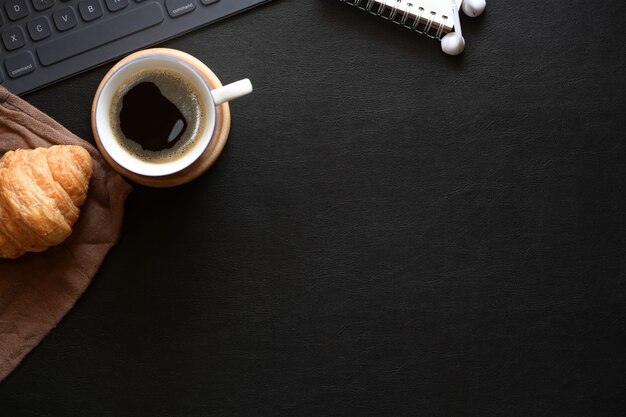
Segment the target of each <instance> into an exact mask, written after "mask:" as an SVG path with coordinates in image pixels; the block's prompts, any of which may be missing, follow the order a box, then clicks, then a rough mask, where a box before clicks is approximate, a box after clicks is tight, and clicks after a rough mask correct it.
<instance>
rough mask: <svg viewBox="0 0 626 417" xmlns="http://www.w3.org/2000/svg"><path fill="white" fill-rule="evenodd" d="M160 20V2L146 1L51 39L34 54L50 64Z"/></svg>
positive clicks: (137, 30)
mask: <svg viewBox="0 0 626 417" xmlns="http://www.w3.org/2000/svg"><path fill="white" fill-rule="evenodd" d="M163 19H164V18H163V11H162V10H161V6H160V5H159V3H155V2H151V3H146V4H144V5H140V6H137V7H135V8H134V9H132V10H130V11H127V12H123V13H121V14H116V15H112V17H111V18H109V19H106V20H103V21H100V22H96V23H93V24H91V25H85V26H83V27H82V28H80V30H77V31H75V32H71V33H68V34H67V35H65V36H61V37H59V38H56V39H53V40H50V41H48V42H47V43H44V44H42V45H40V46H39V47H38V48H37V55H38V56H39V60H40V61H41V63H42V64H43V65H52V64H54V63H56V62H59V61H62V60H64V59H67V58H70V57H72V56H74V55H78V54H80V53H82V52H85V51H88V50H90V49H93V48H95V47H97V46H100V45H103V44H105V43H108V42H111V41H114V40H116V39H120V38H123V37H125V36H128V35H130V34H132V33H135V32H139V31H141V30H143V29H147V28H149V27H151V26H154V25H158V24H159V23H161V22H162V21H163ZM111 28H116V30H111Z"/></svg>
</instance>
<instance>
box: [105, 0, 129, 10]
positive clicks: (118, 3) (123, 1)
mask: <svg viewBox="0 0 626 417" xmlns="http://www.w3.org/2000/svg"><path fill="white" fill-rule="evenodd" d="M106 3H107V8H108V9H109V10H110V11H112V12H117V11H118V10H122V9H123V8H125V7H126V6H128V0H106Z"/></svg>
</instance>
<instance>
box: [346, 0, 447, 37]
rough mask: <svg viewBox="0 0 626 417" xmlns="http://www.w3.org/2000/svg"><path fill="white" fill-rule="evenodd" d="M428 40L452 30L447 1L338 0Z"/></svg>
mask: <svg viewBox="0 0 626 417" xmlns="http://www.w3.org/2000/svg"><path fill="white" fill-rule="evenodd" d="M339 1H341V2H343V3H346V4H349V5H351V6H355V7H358V8H359V9H362V10H365V11H367V12H369V13H371V14H373V15H376V16H380V17H382V18H383V19H386V20H390V21H392V22H394V23H397V24H399V25H401V26H404V27H405V28H407V29H411V30H414V31H415V32H417V33H420V34H423V35H426V36H428V37H431V38H435V39H441V37H442V36H443V35H445V34H446V33H449V32H452V30H454V19H453V18H452V16H451V14H452V2H451V1H450V0H339Z"/></svg>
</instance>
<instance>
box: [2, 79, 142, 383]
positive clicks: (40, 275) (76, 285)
mask: <svg viewBox="0 0 626 417" xmlns="http://www.w3.org/2000/svg"><path fill="white" fill-rule="evenodd" d="M59 144H65V145H81V146H83V147H85V148H86V149H87V150H88V151H89V153H90V154H91V156H92V158H93V160H94V164H93V177H92V178H91V182H90V184H89V194H88V196H87V201H86V202H85V205H83V207H82V208H81V211H80V217H79V219H78V221H77V222H76V224H75V225H74V231H73V233H72V235H71V236H70V237H69V238H68V239H67V240H66V241H65V242H63V243H62V244H61V245H59V246H57V247H53V248H50V249H48V250H47V251H45V252H41V253H27V254H26V255H24V256H22V257H20V258H18V259H16V260H6V259H0V381H2V380H3V379H4V378H5V377H6V376H7V375H8V374H9V373H10V372H11V371H13V369H15V367H16V366H17V365H18V364H19V363H20V361H21V360H22V359H23V358H24V356H26V355H27V354H28V352H30V351H31V350H32V349H33V348H34V347H35V346H36V345H37V344H38V343H39V342H40V341H41V340H42V339H43V338H44V337H45V336H46V335H47V334H48V332H50V330H52V329H53V328H54V327H55V326H56V325H57V324H58V323H59V321H60V320H61V319H62V318H63V316H64V315H65V314H66V313H67V312H68V311H69V310H70V309H71V308H72V306H73V305H74V304H75V303H76V301H77V300H78V298H79V297H80V296H81V294H82V293H83V292H84V291H85V289H86V288H87V286H88V285H89V283H90V282H91V280H92V278H93V276H94V275H95V274H96V271H97V270H98V268H99V267H100V264H101V263H102V261H103V259H104V257H105V256H106V254H107V252H108V251H109V249H111V247H112V246H113V245H114V244H115V242H117V240H118V238H119V234H120V229H121V227H122V219H123V217H124V201H125V200H126V196H127V195H128V193H129V192H130V190H131V187H130V185H128V183H126V182H125V181H124V180H123V179H122V177H121V176H120V175H118V174H117V173H115V172H114V171H113V170H112V169H111V168H109V166H108V165H107V163H106V162H105V161H104V159H103V158H102V156H100V154H99V153H98V151H97V150H96V148H94V147H93V146H92V145H90V144H89V143H87V142H85V141H84V140H82V139H80V138H79V137H77V136H75V135H74V134H72V133H71V132H69V131H68V130H67V129H65V128H64V127H63V126H61V125H60V124H58V123H57V122H55V121H54V120H52V119H51V118H50V117H48V116H46V115H45V114H43V113H42V112H40V111H39V110H37V109H36V108H34V107H33V106H31V105H29V104H28V103H26V102H25V101H23V100H22V99H20V98H18V97H16V96H14V95H13V94H11V93H9V92H8V91H7V90H6V89H5V88H3V87H1V86H0V157H1V156H2V155H4V153H5V152H7V151H9V150H12V149H18V148H22V149H31V148H36V147H49V146H51V145H59Z"/></svg>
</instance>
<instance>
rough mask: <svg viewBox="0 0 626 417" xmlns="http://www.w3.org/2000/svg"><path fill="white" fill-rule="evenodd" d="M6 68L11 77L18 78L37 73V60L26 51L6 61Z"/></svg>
mask: <svg viewBox="0 0 626 417" xmlns="http://www.w3.org/2000/svg"><path fill="white" fill-rule="evenodd" d="M4 66H5V67H6V69H7V73H8V74H9V77H11V78H17V77H21V76H22V75H26V74H29V73H31V72H33V71H35V59H34V58H33V55H32V54H31V53H30V51H24V52H20V53H19V54H17V55H13V56H10V57H8V58H7V59H5V60H4Z"/></svg>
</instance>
